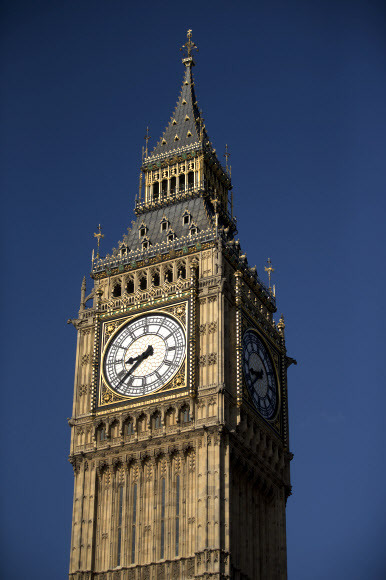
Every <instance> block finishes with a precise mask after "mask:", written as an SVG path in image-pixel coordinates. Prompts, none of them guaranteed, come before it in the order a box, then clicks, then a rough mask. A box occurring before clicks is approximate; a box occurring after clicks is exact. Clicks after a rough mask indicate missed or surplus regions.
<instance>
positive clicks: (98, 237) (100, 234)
mask: <svg viewBox="0 0 386 580" xmlns="http://www.w3.org/2000/svg"><path fill="white" fill-rule="evenodd" d="M104 237H105V235H104V234H102V227H101V224H99V226H98V233H97V234H95V233H94V238H97V239H98V251H97V255H96V257H97V258H99V246H100V243H101V238H104Z"/></svg>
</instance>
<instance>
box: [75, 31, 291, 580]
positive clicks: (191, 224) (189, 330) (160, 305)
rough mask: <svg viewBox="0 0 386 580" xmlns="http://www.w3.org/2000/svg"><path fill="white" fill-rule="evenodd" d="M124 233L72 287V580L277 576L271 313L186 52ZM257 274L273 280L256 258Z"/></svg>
mask: <svg viewBox="0 0 386 580" xmlns="http://www.w3.org/2000/svg"><path fill="white" fill-rule="evenodd" d="M183 50H184V58H183V59H182V63H183V67H184V72H183V80H182V87H181V91H180V94H179V97H178V101H177V105H176V108H175V110H174V111H173V114H172V116H171V118H170V121H169V123H168V125H167V127H166V129H165V131H164V133H163V134H162V136H161V137H160V139H159V141H158V142H157V144H156V145H155V147H154V148H153V149H152V150H150V149H149V147H148V140H149V133H148V132H147V134H146V138H145V139H146V148H145V150H144V155H143V159H142V166H141V173H140V175H141V177H140V188H139V192H138V194H137V196H136V200H135V210H134V211H135V216H136V219H135V221H134V222H132V226H131V227H130V228H128V230H127V232H126V233H125V234H124V235H123V236H122V238H121V240H120V241H119V243H118V245H117V248H115V249H114V250H113V251H112V253H111V254H107V255H105V256H104V255H103V251H102V247H103V243H102V238H103V234H102V233H101V227H100V226H99V228H98V232H97V233H96V234H95V235H96V238H97V244H98V248H97V254H96V256H95V257H93V263H92V272H91V278H92V281H93V286H92V289H91V290H90V291H89V293H87V291H86V280H85V279H84V280H83V283H82V287H81V304H80V310H79V314H78V318H76V319H73V320H71V322H72V324H73V325H74V326H75V328H76V329H77V333H78V342H77V355H76V372H75V388H74V403H73V413H72V418H71V420H70V421H69V422H70V426H71V453H70V461H71V463H72V465H73V468H74V476H75V483H74V485H75V488H74V508H73V521H72V538H71V557H70V578H72V579H73V580H86V579H88V580H91V579H93V580H134V579H135V580H140V579H143V580H145V579H148V580H161V579H163V580H166V579H169V578H182V579H186V580H187V579H193V578H213V579H215V578H216V579H220V578H229V579H233V578H236V579H261V580H270V579H272V580H274V579H284V578H286V537H285V503H286V499H287V497H288V495H289V494H290V480H289V462H290V459H291V454H290V452H289V448H288V415H287V380H286V377H287V367H288V365H289V364H290V363H291V362H293V359H290V358H289V357H287V356H286V347H285V340H284V320H283V317H281V318H280V321H279V322H278V323H277V324H276V323H275V321H274V319H273V315H274V313H275V312H276V305H275V297H274V294H273V292H272V289H271V287H270V286H269V287H268V288H267V287H266V286H265V285H264V284H263V283H262V281H261V280H260V279H259V277H258V275H257V272H256V268H250V267H249V265H248V260H247V257H246V255H245V254H244V253H243V252H242V250H241V247H240V242H239V241H238V240H237V239H236V238H235V236H236V234H237V229H236V220H235V218H234V217H233V208H232V184H231V177H230V170H229V168H228V157H229V153H228V149H226V167H225V168H224V167H223V166H222V165H221V164H220V162H219V160H218V157H217V155H216V151H215V150H214V149H213V146H212V144H211V142H210V140H209V137H208V133H207V130H206V126H205V122H204V119H203V116H202V113H201V111H200V109H199V107H198V103H197V98H196V95H195V89H194V81H193V75H192V69H193V67H194V64H195V63H194V60H193V52H194V51H195V50H196V46H195V44H194V43H193V41H192V34H191V31H188V35H187V40H186V42H185V44H184V46H183ZM268 268H269V275H270V276H271V273H272V272H273V268H272V265H271V263H270V262H269V266H268Z"/></svg>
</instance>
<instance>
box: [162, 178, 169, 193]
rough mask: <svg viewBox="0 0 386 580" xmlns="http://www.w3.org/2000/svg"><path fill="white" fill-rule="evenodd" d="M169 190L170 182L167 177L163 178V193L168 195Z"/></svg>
mask: <svg viewBox="0 0 386 580" xmlns="http://www.w3.org/2000/svg"><path fill="white" fill-rule="evenodd" d="M167 192H168V182H167V179H163V180H162V195H166V194H167Z"/></svg>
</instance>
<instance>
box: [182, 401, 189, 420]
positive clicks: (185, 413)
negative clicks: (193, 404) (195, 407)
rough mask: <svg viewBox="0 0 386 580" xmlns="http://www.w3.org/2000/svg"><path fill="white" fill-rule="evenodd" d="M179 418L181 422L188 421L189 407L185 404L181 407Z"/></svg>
mask: <svg viewBox="0 0 386 580" xmlns="http://www.w3.org/2000/svg"><path fill="white" fill-rule="evenodd" d="M181 420H182V422H183V423H190V409H189V407H188V406H187V405H185V406H184V407H182V409H181Z"/></svg>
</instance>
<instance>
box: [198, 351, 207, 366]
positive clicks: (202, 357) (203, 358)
mask: <svg viewBox="0 0 386 580" xmlns="http://www.w3.org/2000/svg"><path fill="white" fill-rule="evenodd" d="M198 364H199V365H200V367H204V366H205V365H206V355H205V354H202V355H200V356H199V358H198Z"/></svg>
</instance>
